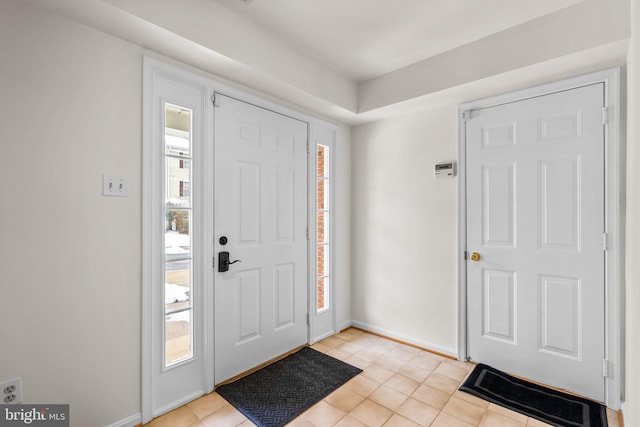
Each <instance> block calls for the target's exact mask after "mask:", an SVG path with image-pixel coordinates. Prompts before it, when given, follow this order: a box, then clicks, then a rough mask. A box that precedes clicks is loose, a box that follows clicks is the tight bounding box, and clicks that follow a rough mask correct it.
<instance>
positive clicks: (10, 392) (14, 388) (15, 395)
mask: <svg viewBox="0 0 640 427" xmlns="http://www.w3.org/2000/svg"><path fill="white" fill-rule="evenodd" d="M0 390H2V401H1V402H2V403H5V404H14V403H21V402H22V381H21V379H20V378H14V379H12V380H10V381H7V382H4V383H1V384H0Z"/></svg>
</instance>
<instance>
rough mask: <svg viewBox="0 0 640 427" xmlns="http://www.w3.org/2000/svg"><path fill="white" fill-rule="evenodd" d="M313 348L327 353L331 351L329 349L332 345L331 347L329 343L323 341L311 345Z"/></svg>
mask: <svg viewBox="0 0 640 427" xmlns="http://www.w3.org/2000/svg"><path fill="white" fill-rule="evenodd" d="M311 348H312V349H314V350H318V351H319V352H321V353H327V352H329V350H331V347H329V346H328V345H325V344H322V343H321V342H317V343H315V344H314V345H312V346H311Z"/></svg>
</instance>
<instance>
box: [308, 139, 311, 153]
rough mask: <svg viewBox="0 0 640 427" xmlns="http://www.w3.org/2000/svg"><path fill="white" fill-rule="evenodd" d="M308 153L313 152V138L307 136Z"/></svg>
mask: <svg viewBox="0 0 640 427" xmlns="http://www.w3.org/2000/svg"><path fill="white" fill-rule="evenodd" d="M307 153H311V140H310V139H309V138H307Z"/></svg>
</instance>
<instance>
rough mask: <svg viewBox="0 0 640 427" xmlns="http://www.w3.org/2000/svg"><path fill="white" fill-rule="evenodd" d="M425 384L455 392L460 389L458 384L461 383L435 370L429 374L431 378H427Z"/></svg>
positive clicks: (450, 392)
mask: <svg viewBox="0 0 640 427" xmlns="http://www.w3.org/2000/svg"><path fill="white" fill-rule="evenodd" d="M423 384H425V385H428V386H429V387H433V388H436V389H438V390H440V391H444V392H445V393H449V394H453V393H455V391H456V390H457V389H458V386H459V385H460V383H459V382H458V381H456V380H454V379H453V378H449V377H447V376H445V375H440V374H436V373H435V372H434V373H433V374H431V375H429V378H427V379H426V380H425V381H424V383H423Z"/></svg>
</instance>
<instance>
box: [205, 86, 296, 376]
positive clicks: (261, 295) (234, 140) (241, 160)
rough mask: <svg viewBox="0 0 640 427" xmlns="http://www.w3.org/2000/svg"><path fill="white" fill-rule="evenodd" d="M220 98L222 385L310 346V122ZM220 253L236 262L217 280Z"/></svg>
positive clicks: (218, 320)
mask: <svg viewBox="0 0 640 427" xmlns="http://www.w3.org/2000/svg"><path fill="white" fill-rule="evenodd" d="M216 97H217V98H216V99H217V102H216V104H217V107H216V108H215V113H214V114H215V208H214V216H215V233H216V241H215V245H216V246H215V247H216V254H217V255H216V259H215V268H216V271H217V273H216V278H215V382H216V384H218V383H220V382H222V381H225V380H227V379H229V378H231V377H233V376H235V375H238V374H240V373H242V372H245V371H247V370H249V369H251V368H253V367H255V366H258V365H260V364H261V363H264V362H266V361H268V360H270V359H272V358H274V357H277V356H280V355H282V354H284V353H286V352H288V351H290V350H292V349H294V348H296V347H298V346H301V345H304V344H305V343H306V342H307V289H308V288H307V280H308V268H307V262H308V261H307V250H308V240H307V224H308V219H307V212H308V209H307V203H308V201H307V185H308V184H307V139H308V130H307V123H305V122H302V121H299V120H296V119H292V118H290V117H287V116H284V115H281V114H278V113H275V112H272V111H269V110H266V109H263V108H259V107H256V106H253V105H250V104H247V103H244V102H241V101H238V100H236V99H233V98H229V97H225V96H222V95H219V94H217V95H216ZM225 241H226V243H225ZM223 251H224V252H228V253H229V255H230V261H231V262H233V261H236V260H238V262H237V263H233V264H230V265H229V266H228V271H226V272H219V267H220V262H219V259H220V258H219V253H220V252H223Z"/></svg>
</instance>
